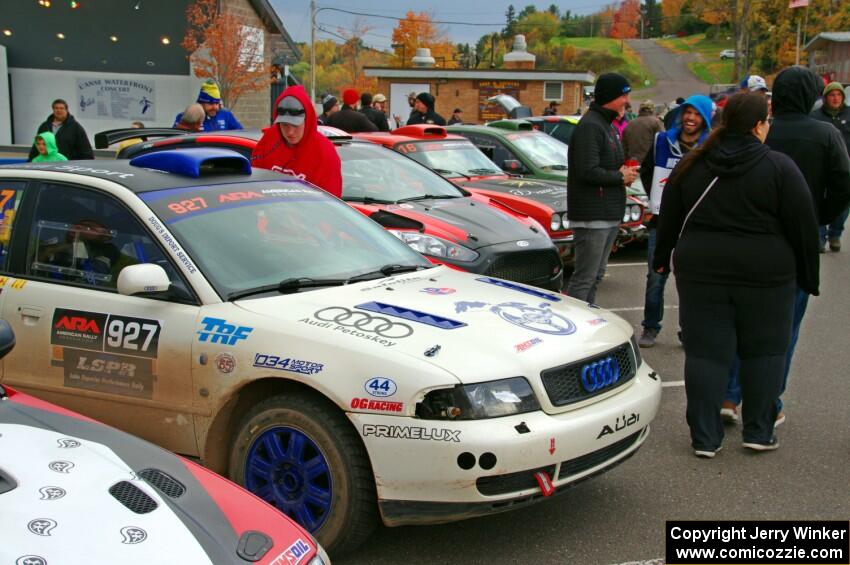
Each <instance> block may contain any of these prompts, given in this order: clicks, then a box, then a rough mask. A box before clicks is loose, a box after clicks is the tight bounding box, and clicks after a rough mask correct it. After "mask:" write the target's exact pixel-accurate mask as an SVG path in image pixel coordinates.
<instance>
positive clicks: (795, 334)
mask: <svg viewBox="0 0 850 565" xmlns="http://www.w3.org/2000/svg"><path fill="white" fill-rule="evenodd" d="M808 305H809V294H808V293H807V292H805V291H803V290H802V289H800V288H798V289H797V294H796V296H794V320H793V322H792V325H791V343H790V344H789V345H788V352H787V353H786V354H785V377H784V378H783V379H782V390H781V391H780V393H779V394H780V396H779V398H778V399H777V400H776V412H777V413H779V412H782V394H784V393H785V387H786V386H787V385H788V373H789V372H790V371H791V360H792V359H793V358H794V348H795V347H796V346H797V339H798V338H799V337H800V325H801V324H802V323H803V316H804V315H805V314H806V307H807V306H808ZM740 369H741V360H740V359H739V358H738V357H737V356H736V357H735V360H734V361H733V362H732V367H731V368H730V369H729V384H728V385H727V386H726V398H725V400H728V401H730V402H734V403H735V405H738V404H740V403H741V383H740V382H739V381H738V372H739V371H740Z"/></svg>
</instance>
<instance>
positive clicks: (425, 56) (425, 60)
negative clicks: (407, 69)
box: [411, 47, 437, 68]
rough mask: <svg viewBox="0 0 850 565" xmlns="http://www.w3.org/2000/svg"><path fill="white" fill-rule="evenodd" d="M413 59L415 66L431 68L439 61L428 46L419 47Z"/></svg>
mask: <svg viewBox="0 0 850 565" xmlns="http://www.w3.org/2000/svg"><path fill="white" fill-rule="evenodd" d="M411 61H412V62H413V66H414V67H420V68H430V67H433V66H434V65H435V64H437V61H436V60H435V59H434V57H432V56H431V50H430V49H429V48H427V47H418V48H417V49H416V56H414V57H413V59H412V60H411Z"/></svg>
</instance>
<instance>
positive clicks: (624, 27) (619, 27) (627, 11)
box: [609, 0, 641, 39]
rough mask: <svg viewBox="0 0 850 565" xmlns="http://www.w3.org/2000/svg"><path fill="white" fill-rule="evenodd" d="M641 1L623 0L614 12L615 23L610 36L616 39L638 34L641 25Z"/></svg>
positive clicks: (632, 36) (633, 36)
mask: <svg viewBox="0 0 850 565" xmlns="http://www.w3.org/2000/svg"><path fill="white" fill-rule="evenodd" d="M640 18H641V14H640V1H639V0H623V2H622V3H621V4H620V7H619V8H617V11H616V12H615V13H614V23H613V24H612V25H611V31H610V33H609V35H610V37H613V38H616V39H632V38H635V37H637V36H638V27H639V26H640Z"/></svg>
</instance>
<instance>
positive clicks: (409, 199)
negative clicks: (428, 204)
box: [395, 194, 461, 204]
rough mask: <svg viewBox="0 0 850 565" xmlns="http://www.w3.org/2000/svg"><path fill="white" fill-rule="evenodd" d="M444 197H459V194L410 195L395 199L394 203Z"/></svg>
mask: <svg viewBox="0 0 850 565" xmlns="http://www.w3.org/2000/svg"><path fill="white" fill-rule="evenodd" d="M445 198H461V195H459V194H458V195H452V194H423V195H422V196H411V197H410V198H402V199H401V200H396V202H395V203H396V204H401V203H402V202H413V201H415V200H441V199H445Z"/></svg>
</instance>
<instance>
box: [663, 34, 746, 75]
mask: <svg viewBox="0 0 850 565" xmlns="http://www.w3.org/2000/svg"><path fill="white" fill-rule="evenodd" d="M658 43H659V44H660V45H663V46H664V47H667V48H668V49H670V50H672V51H673V52H675V53H682V54H692V55H695V57H696V59H697V60H696V61H693V62H690V63H688V68H689V69H690V70H691V72H692V73H694V74H695V75H696V76H697V77H699V79H700V80H701V81H703V82H706V83H708V84H718V83H719V84H726V83H732V82H735V76H734V74H735V61H734V60H733V59H727V60H725V61H721V60H720V52H721V51H722V50H724V49H734V48H735V44H734V43H733V41H732V40H731V39H728V40H727V39H726V38H716V39H708V38H706V37H705V34H704V33H699V34H696V35H689V36H687V37H677V38H674V39H660V40H658Z"/></svg>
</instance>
